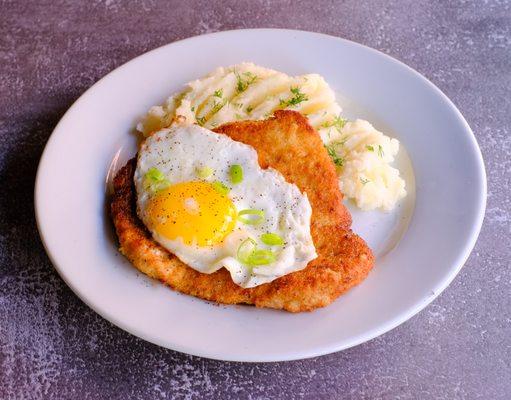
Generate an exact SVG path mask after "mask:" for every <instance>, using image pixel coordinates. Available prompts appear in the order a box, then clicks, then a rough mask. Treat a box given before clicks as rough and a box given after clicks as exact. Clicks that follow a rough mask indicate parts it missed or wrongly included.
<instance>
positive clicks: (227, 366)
mask: <svg viewBox="0 0 511 400" xmlns="http://www.w3.org/2000/svg"><path fill="white" fill-rule="evenodd" d="M251 27H285V28H295V29H303V30H310V31H317V32H324V33H328V34H332V35H336V36H340V37H343V38H347V39H351V40H354V41H357V42H360V43H363V44H366V45H368V46H371V47H374V48H376V49H378V50H381V51H383V52H385V53H387V54H390V55H391V56H394V57H396V58H397V59H399V60H402V61H404V62H405V63H406V64H408V65H410V66H411V67H413V68H415V69H416V70H417V71H419V72H421V73H422V74H424V75H425V76H426V77H427V78H429V79H430V80H431V81H433V83H435V84H436V85H437V86H438V87H440V89H442V90H443V91H444V92H445V93H446V94H447V95H448V96H449V97H450V98H451V99H452V100H453V101H454V103H455V104H456V105H457V106H458V107H459V108H460V110H461V112H462V113H463V114H464V115H465V117H466V119H467V120H468V122H469V124H470V125H471V126H472V128H473V130H474V132H475V134H476V136H477V139H478V141H479V144H480V146H481V148H482V151H483V156H484V159H485V163H486V167H487V174H488V184H489V190H488V209H487V213H486V218H485V223H484V226H483V229H482V232H481V235H480V237H479V241H478V242H477V245H476V248H475V250H474V252H473V253H472V255H471V257H470V259H469V260H468V262H467V264H466V266H465V268H464V269H463V270H462V272H461V273H460V274H459V276H458V277H457V278H456V279H455V280H454V282H453V283H452V285H451V286H450V287H449V288H448V289H447V290H446V291H445V292H444V293H443V294H442V295H441V296H440V297H439V298H438V299H436V300H435V301H434V302H433V304H431V305H430V306H429V307H427V308H426V309H425V310H424V311H422V312H421V313H420V314H419V315H417V316H416V317H414V318H412V319H411V320H410V321H408V322H406V323H405V324H403V325H401V326H400V327H398V328H396V329H395V330H393V331H391V332H389V333H387V334H385V335H383V336H382V337H379V338H377V339H375V340H372V341H371V342H369V343H366V344H363V345H361V346H358V347H356V348H353V349H349V350H347V351H344V352H341V353H337V354H331V355H328V356H324V357H318V358H315V359H310V360H305V361H296V362H288V363H276V364H236V363H226V362H219V361H211V360H206V359H201V358H196V357H191V356H187V355H184V354H179V353H176V352H173V351H170V350H165V349H162V348H159V347H157V346H154V345H151V344H149V343H146V342H144V341H142V340H139V339H137V338H135V337H134V336H131V335H130V334H128V333H125V332H123V331H121V330H120V329H118V328H116V327H114V326H112V325H111V324H110V323H108V322H106V321H105V320H103V319H102V318H101V317H99V316H98V315H96V314H95V313H94V312H93V311H92V310H90V309H89V308H88V307H87V306H86V305H84V304H83V303H82V302H81V301H80V300H79V299H78V298H77V297H76V296H75V295H74V294H73V293H72V292H71V290H70V289H68V287H67V286H66V285H65V284H64V283H63V281H62V280H61V279H60V278H59V277H58V276H57V274H56V272H55V271H54V269H53V267H52V266H51V264H50V262H49V260H48V258H47V256H46V254H45V252H44V249H43V247H42V245H41V242H40V240H39V238H38V234H37V231H36V227H35V221H34V210H33V202H32V192H33V185H34V177H35V172H36V168H37V163H38V160H39V157H40V155H41V152H42V150H43V147H44V144H45V142H46V141H47V139H48V137H49V136H50V134H51V131H52V129H53V128H54V126H55V124H56V123H57V121H58V120H59V118H61V117H62V115H63V113H64V112H65V110H66V109H67V108H68V107H69V106H70V105H71V104H72V102H73V101H74V100H76V99H77V98H78V97H79V96H80V95H81V94H82V93H83V92H84V91H85V90H86V89H87V88H88V87H90V86H91V85H92V84H93V83H94V82H96V81H97V80H98V79H99V78H101V77H102V76H103V75H105V74H106V73H107V72H109V71H111V70H112V69H114V68H116V67H117V66H119V65H121V64H122V63H124V62H126V61H128V60H129V59H131V58H132V57H135V56H137V55H139V54H141V53H143V52H145V51H147V50H150V49H153V48H155V47H157V46H160V45H163V44H166V43H170V42H173V41H175V40H178V39H183V38H186V37H189V36H193V35H198V34H202V33H206V32H213V31H218V30H226V29H235V28H251ZM247 46H250V43H247ZM304 57H307V55H306V54H304ZM198 62H200V57H198ZM510 89H511V5H510V2H508V1H493V0H489V1H441V0H438V1H416V2H411V1H385V0H380V1H371V2H365V3H364V4H362V3H361V2H360V1H357V0H353V1H342V2H331V1H310V2H309V1H306V2H290V1H285V2H277V1H255V0H251V1H224V2H214V1H183V2H180V1H174V2H164V1H161V2H157V1H150V0H148V1H130V2H124V3H123V2H119V1H115V0H107V1H83V2H79V1H76V2H72V1H47V2H26V1H12V2H11V1H0V149H1V150H0V182H1V186H0V187H1V194H0V399H22V398H23V399H24V398H26V399H32V398H34V399H35V398H38V399H39V398H48V399H71V398H74V399H132V398H133V399H153V398H154V399H156V398H162V399H163V398H186V399H195V398H197V399H203V398H206V399H209V398H222V399H230V398H233V399H264V398H286V399H293V398H308V399H319V398H351V399H458V398H459V399H477V398H481V399H509V398H511V366H510V360H511V272H510V260H511V227H510V225H511V199H510V186H511V182H510V180H511V135H510V129H511V116H510V115H511V100H510V99H511V90H510ZM116 106H119V107H120V106H122V105H112V107H113V111H114V112H115V107H116ZM424 151H430V149H424ZM433 160H434V154H432V161H433ZM76 184H77V185H79V184H80V182H76ZM290 334H292V335H300V334H303V333H302V332H290Z"/></svg>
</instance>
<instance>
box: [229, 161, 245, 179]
mask: <svg viewBox="0 0 511 400" xmlns="http://www.w3.org/2000/svg"><path fill="white" fill-rule="evenodd" d="M229 177H230V178H231V182H232V183H234V184H237V183H241V182H242V181H243V168H241V165H239V164H233V165H231V168H230V169H229Z"/></svg>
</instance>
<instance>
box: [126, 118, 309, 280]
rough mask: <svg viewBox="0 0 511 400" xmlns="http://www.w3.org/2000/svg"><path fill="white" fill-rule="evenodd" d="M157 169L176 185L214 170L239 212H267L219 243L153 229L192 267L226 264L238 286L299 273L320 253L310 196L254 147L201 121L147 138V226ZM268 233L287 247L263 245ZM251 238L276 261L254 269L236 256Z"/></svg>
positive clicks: (139, 181)
mask: <svg viewBox="0 0 511 400" xmlns="http://www.w3.org/2000/svg"><path fill="white" fill-rule="evenodd" d="M233 164H238V165H241V166H242V168H243V176H244V177H243V181H242V182H241V183H239V184H236V185H233V184H232V183H231V182H230V179H229V168H230V167H231V166H232V165H233ZM153 167H154V168H157V169H158V170H159V171H161V172H162V173H163V174H164V175H165V177H166V178H167V179H168V180H169V181H170V182H171V184H176V183H180V182H188V181H196V180H199V178H198V177H197V169H198V168H203V167H209V168H212V169H213V171H214V172H213V174H212V175H211V176H210V177H208V179H207V180H209V181H216V180H218V181H220V182H222V183H224V184H225V185H226V186H228V187H230V188H231V190H230V192H229V194H228V196H229V198H230V199H231V201H232V202H233V203H234V205H235V207H236V209H237V210H238V211H240V210H243V209H258V210H263V211H264V221H263V222H262V223H260V224H258V225H247V224H244V223H242V222H240V221H238V222H237V223H236V226H235V228H234V230H233V231H232V232H231V233H230V234H229V235H228V236H227V237H226V238H225V240H224V241H223V242H222V243H219V244H217V245H213V246H206V247H200V246H197V245H186V244H185V243H184V242H183V240H181V239H179V238H178V239H176V240H169V239H168V238H166V237H164V236H162V235H160V234H159V233H158V232H157V231H155V230H152V231H151V234H152V236H153V238H154V239H155V240H156V241H157V242H158V243H159V244H161V245H162V246H163V247H165V248H166V249H168V250H169V251H171V252H172V253H174V254H175V255H176V256H177V257H178V258H179V259H180V260H181V261H183V262H184V263H186V264H187V265H189V266H190V267H191V268H194V269H195V270H197V271H199V272H202V273H208V274H209V273H212V272H214V271H217V270H218V269H220V268H222V267H225V268H226V269H227V270H229V272H230V274H231V277H232V279H233V281H234V282H235V283H236V284H238V285H239V286H242V287H244V288H250V287H254V286H258V285H261V284H263V283H267V282H271V281H273V280H274V279H276V278H278V277H281V276H283V275H286V274H289V273H291V272H294V271H299V270H301V269H303V268H305V267H306V266H307V264H308V263H309V262H310V261H311V260H313V259H314V258H316V257H317V254H316V251H315V248H314V243H313V241H312V237H311V234H310V218H311V214H312V210H311V206H310V203H309V200H308V198H307V195H306V194H304V193H301V192H300V190H299V189H298V187H297V186H296V185H294V184H291V183H288V182H286V180H285V179H284V177H283V176H282V175H281V174H280V173H279V172H278V171H276V170H274V169H272V168H268V169H261V168H260V166H259V164H258V162H257V152H256V151H255V149H254V148H253V147H251V146H248V145H246V144H243V143H240V142H237V141H234V140H232V139H230V138H229V137H227V136H226V135H223V134H217V133H214V132H211V131H209V130H208V129H205V128H202V127H199V126H197V125H189V126H182V125H176V126H174V127H172V128H170V129H162V130H160V131H158V132H156V133H155V134H153V135H151V136H150V137H148V138H146V139H145V141H144V143H143V144H142V145H141V148H140V150H139V154H138V162H137V169H136V171H135V176H134V182H135V187H136V191H137V213H138V215H139V217H140V218H141V220H142V221H143V222H144V224H145V225H146V226H149V225H150V224H149V221H150V216H149V215H148V204H149V202H150V201H151V196H152V195H153V194H152V193H151V192H150V191H148V190H146V189H145V188H144V184H143V181H144V176H145V174H146V173H147V171H149V169H151V168H153ZM267 232H271V233H277V234H278V235H280V236H281V237H282V238H283V240H284V245H282V246H271V247H270V246H266V245H264V244H263V243H261V241H260V236H261V234H263V233H267ZM247 238H252V239H254V240H255V241H256V242H257V246H258V248H262V249H271V250H272V251H274V252H275V254H276V259H275V261H274V262H272V263H271V264H268V265H264V266H256V267H253V268H250V267H248V266H247V265H245V264H243V263H242V262H240V260H238V259H237V256H236V254H237V251H238V247H239V246H240V244H241V243H242V242H243V241H244V240H246V239H247Z"/></svg>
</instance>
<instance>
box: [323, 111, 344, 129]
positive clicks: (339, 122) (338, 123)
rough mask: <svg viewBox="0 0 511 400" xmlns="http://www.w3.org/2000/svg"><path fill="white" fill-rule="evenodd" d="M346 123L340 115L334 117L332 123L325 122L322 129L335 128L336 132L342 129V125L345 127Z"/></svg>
mask: <svg viewBox="0 0 511 400" xmlns="http://www.w3.org/2000/svg"><path fill="white" fill-rule="evenodd" d="M346 122H348V120H347V119H345V118H342V117H341V116H340V115H338V116H336V117H334V119H333V120H332V121H329V122H325V123H324V124H323V125H322V127H323V128H332V127H334V128H336V129H337V130H338V131H340V130H341V129H342V128H344V125H346Z"/></svg>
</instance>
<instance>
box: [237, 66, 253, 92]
mask: <svg viewBox="0 0 511 400" xmlns="http://www.w3.org/2000/svg"><path fill="white" fill-rule="evenodd" d="M234 75H236V89H237V90H238V93H241V92H244V91H245V90H247V88H248V87H249V85H251V84H252V83H254V82H255V81H256V80H257V75H255V74H253V73H252V72H250V71H247V72H243V73H242V74H241V75H240V74H239V72H236V71H234Z"/></svg>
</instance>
